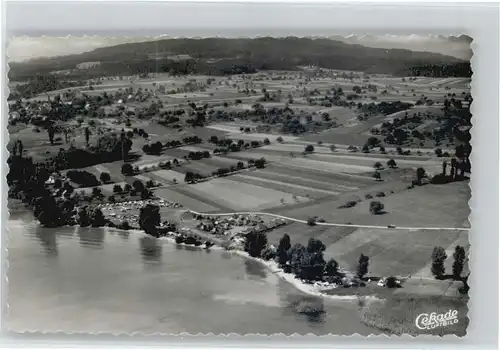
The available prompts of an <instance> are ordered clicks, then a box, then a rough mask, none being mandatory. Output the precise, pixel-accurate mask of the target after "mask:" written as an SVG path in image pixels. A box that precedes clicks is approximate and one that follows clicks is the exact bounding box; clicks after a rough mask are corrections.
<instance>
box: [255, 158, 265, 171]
mask: <svg viewBox="0 0 500 350" xmlns="http://www.w3.org/2000/svg"><path fill="white" fill-rule="evenodd" d="M254 164H255V167H256V168H257V169H263V168H264V167H265V165H266V160H265V159H264V158H260V159H256V160H255V161H254Z"/></svg>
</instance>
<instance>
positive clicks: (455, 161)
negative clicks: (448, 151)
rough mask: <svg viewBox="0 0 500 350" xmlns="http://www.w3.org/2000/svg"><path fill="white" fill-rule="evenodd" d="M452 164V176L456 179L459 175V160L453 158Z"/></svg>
mask: <svg viewBox="0 0 500 350" xmlns="http://www.w3.org/2000/svg"><path fill="white" fill-rule="evenodd" d="M450 163H451V170H450V175H451V177H452V178H453V179H455V177H456V174H457V159H456V158H451V161H450Z"/></svg>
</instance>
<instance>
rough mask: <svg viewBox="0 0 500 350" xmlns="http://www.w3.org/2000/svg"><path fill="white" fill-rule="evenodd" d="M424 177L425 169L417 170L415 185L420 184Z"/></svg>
mask: <svg viewBox="0 0 500 350" xmlns="http://www.w3.org/2000/svg"><path fill="white" fill-rule="evenodd" d="M424 177H425V169H424V168H417V183H418V184H419V185H421V184H422V179H423V178H424Z"/></svg>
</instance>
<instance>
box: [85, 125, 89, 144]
mask: <svg viewBox="0 0 500 350" xmlns="http://www.w3.org/2000/svg"><path fill="white" fill-rule="evenodd" d="M89 139H90V129H89V127H88V126H87V127H86V128H85V144H86V145H87V147H88V146H89Z"/></svg>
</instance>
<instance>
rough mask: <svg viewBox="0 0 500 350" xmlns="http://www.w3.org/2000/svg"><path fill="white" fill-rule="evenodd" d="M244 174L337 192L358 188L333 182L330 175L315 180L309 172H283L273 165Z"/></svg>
mask: <svg viewBox="0 0 500 350" xmlns="http://www.w3.org/2000/svg"><path fill="white" fill-rule="evenodd" d="M291 174H294V175H291ZM246 175H248V176H254V177H258V178H262V179H269V180H279V181H281V182H285V183H292V184H296V185H300V186H303V187H308V188H312V189H319V190H328V191H337V193H338V192H339V191H340V192H345V191H354V190H358V189H359V187H356V186H346V185H342V184H338V183H336V182H333V181H332V178H330V177H326V176H325V177H324V178H323V180H322V181H321V180H317V178H319V177H316V178H311V177H312V176H311V174H307V176H297V175H298V174H296V173H295V172H293V171H290V170H288V171H287V172H286V173H285V172H281V171H280V169H277V168H274V167H267V168H266V169H259V170H257V171H253V172H248V173H247V174H246Z"/></svg>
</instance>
